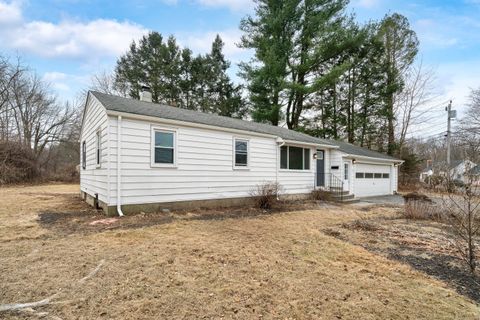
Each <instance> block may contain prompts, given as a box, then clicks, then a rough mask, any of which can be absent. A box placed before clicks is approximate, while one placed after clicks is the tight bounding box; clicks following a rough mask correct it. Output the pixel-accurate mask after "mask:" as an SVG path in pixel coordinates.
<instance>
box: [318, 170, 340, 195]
mask: <svg viewBox="0 0 480 320" xmlns="http://www.w3.org/2000/svg"><path fill="white" fill-rule="evenodd" d="M318 175H320V176H323V181H324V186H320V187H322V188H323V189H324V190H326V191H330V192H331V193H332V194H333V195H336V196H340V201H343V193H344V182H343V180H342V179H340V178H339V177H337V176H336V175H334V174H333V173H319V174H318ZM327 181H328V183H327Z"/></svg>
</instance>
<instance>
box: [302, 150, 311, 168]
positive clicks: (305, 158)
mask: <svg viewBox="0 0 480 320" xmlns="http://www.w3.org/2000/svg"><path fill="white" fill-rule="evenodd" d="M303 168H304V169H305V170H310V149H303Z"/></svg>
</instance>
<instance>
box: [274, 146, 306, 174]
mask: <svg viewBox="0 0 480 320" xmlns="http://www.w3.org/2000/svg"><path fill="white" fill-rule="evenodd" d="M280 169H288V170H310V149H307V148H300V147H293V146H283V147H281V148H280Z"/></svg>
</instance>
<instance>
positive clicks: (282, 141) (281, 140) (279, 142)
mask: <svg viewBox="0 0 480 320" xmlns="http://www.w3.org/2000/svg"><path fill="white" fill-rule="evenodd" d="M276 143H277V146H278V148H277V152H276V153H275V155H276V157H275V158H276V169H277V170H275V183H276V184H277V185H278V170H279V161H278V160H279V159H278V154H279V153H280V150H281V148H282V147H283V145H284V144H285V141H284V140H283V139H282V138H280V137H278V138H277V140H276ZM277 200H280V199H279V197H278V193H277Z"/></svg>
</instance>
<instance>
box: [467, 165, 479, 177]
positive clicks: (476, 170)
mask: <svg viewBox="0 0 480 320" xmlns="http://www.w3.org/2000/svg"><path fill="white" fill-rule="evenodd" d="M469 174H473V175H475V176H478V175H480V164H479V165H476V166H475V167H473V168H472V169H470V172H469Z"/></svg>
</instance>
